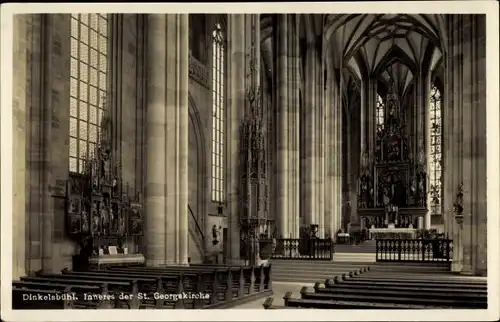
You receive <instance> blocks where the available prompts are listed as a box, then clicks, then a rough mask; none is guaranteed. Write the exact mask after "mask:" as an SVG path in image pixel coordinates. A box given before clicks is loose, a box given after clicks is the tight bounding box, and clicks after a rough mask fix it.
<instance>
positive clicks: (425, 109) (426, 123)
mask: <svg viewBox="0 0 500 322" xmlns="http://www.w3.org/2000/svg"><path fill="white" fill-rule="evenodd" d="M420 75H421V76H420V77H418V79H417V80H418V84H419V86H420V96H421V99H420V104H421V105H419V106H420V108H421V110H420V113H419V114H420V115H419V118H418V122H419V123H417V126H418V133H419V134H418V137H419V138H420V139H421V140H422V141H423V142H421V141H419V142H420V143H419V150H420V146H421V144H422V143H423V146H422V148H423V149H424V151H426V153H425V155H426V171H427V178H429V175H430V173H429V171H430V169H431V167H430V166H431V162H432V160H431V155H430V151H431V150H430V143H431V142H430V135H429V134H430V126H431V124H430V116H431V115H430V114H431V113H429V109H430V106H429V93H430V92H429V89H430V86H431V73H430V72H429V71H427V72H425V73H424V72H422V73H421V74H420ZM425 98H427V99H425ZM416 155H417V156H418V151H417V154H416ZM426 183H427V185H426V191H427V202H426V204H427V212H426V213H425V216H424V228H425V229H430V228H431V215H432V211H431V203H430V202H431V194H430V193H429V192H430V180H429V179H427V182H426Z"/></svg>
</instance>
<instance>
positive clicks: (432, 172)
mask: <svg viewBox="0 0 500 322" xmlns="http://www.w3.org/2000/svg"><path fill="white" fill-rule="evenodd" d="M429 99H430V102H429V127H428V130H429V152H428V155H429V158H430V160H429V192H430V206H431V215H437V214H441V207H442V189H443V186H442V181H441V166H442V153H441V150H442V149H441V148H442V133H443V132H442V127H443V124H442V114H441V112H442V110H441V92H440V91H439V89H438V88H437V87H436V86H435V85H433V86H432V87H431V91H430V97H429Z"/></svg>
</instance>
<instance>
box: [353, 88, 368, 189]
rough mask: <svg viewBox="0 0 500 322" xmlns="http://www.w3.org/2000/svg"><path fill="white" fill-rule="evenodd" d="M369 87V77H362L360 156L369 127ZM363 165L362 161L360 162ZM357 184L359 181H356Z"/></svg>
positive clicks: (364, 149) (364, 148) (364, 147)
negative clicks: (367, 125) (367, 119)
mask: <svg viewBox="0 0 500 322" xmlns="http://www.w3.org/2000/svg"><path fill="white" fill-rule="evenodd" d="M367 88H368V80H367V79H362V80H361V92H360V95H361V101H360V104H361V112H360V122H359V128H360V135H359V136H360V139H361V141H360V142H361V143H360V146H359V147H360V149H359V153H360V154H359V155H360V157H363V153H364V152H365V151H366V134H367V129H366V124H367V122H366V118H367V115H366V114H367V110H368V109H367V102H366V101H367ZM360 165H361V163H360ZM356 184H357V183H356Z"/></svg>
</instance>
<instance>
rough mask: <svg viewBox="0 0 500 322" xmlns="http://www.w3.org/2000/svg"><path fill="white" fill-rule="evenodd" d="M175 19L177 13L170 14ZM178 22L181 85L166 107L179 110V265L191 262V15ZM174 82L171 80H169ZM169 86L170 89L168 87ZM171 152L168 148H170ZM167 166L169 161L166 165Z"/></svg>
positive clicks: (177, 72) (177, 59)
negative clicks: (189, 209) (189, 187)
mask: <svg viewBox="0 0 500 322" xmlns="http://www.w3.org/2000/svg"><path fill="white" fill-rule="evenodd" d="M170 17H172V18H174V16H173V15H172V16H170ZM175 19H176V22H177V24H178V27H177V28H178V30H177V33H176V34H177V35H176V36H177V39H178V40H177V41H178V43H177V48H178V50H177V55H176V62H177V64H176V66H177V70H176V74H177V75H176V76H177V79H178V82H179V83H178V84H175V83H174V84H175V87H174V86H173V87H174V88H175V90H174V93H176V97H175V99H173V100H172V103H173V104H172V105H170V104H167V109H168V111H169V112H170V113H169V114H170V115H173V113H177V115H176V120H177V124H175V125H176V126H175V127H174V128H173V129H172V132H173V131H175V133H176V134H177V137H176V139H177V143H176V145H177V146H178V148H177V151H178V153H179V155H178V156H177V160H176V161H175V163H174V162H172V163H171V166H174V164H177V166H178V168H177V169H176V178H178V180H179V181H178V184H177V190H176V191H177V193H178V199H177V200H176V201H177V204H176V208H175V215H176V218H175V220H176V222H177V223H178V224H177V225H176V226H177V227H178V231H177V234H176V241H175V243H176V245H177V252H176V253H177V256H176V258H175V263H176V264H180V265H188V257H189V250H188V240H189V212H188V203H189V189H188V186H189V185H188V173H189V166H188V160H189V158H188V153H189V152H188V151H189V141H188V136H189V15H187V14H179V15H176V16H175ZM172 83H173V79H172ZM169 84H171V82H169ZM169 88H170V86H169V87H168V88H167V91H168V92H170V90H169ZM167 151H168V150H167ZM167 165H168V164H167Z"/></svg>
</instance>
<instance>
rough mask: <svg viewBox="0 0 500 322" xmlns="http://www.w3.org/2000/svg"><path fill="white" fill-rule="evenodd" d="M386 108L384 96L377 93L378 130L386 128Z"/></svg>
mask: <svg viewBox="0 0 500 322" xmlns="http://www.w3.org/2000/svg"><path fill="white" fill-rule="evenodd" d="M384 109H385V104H384V101H383V100H382V97H381V96H380V95H379V94H377V113H376V119H377V123H376V124H377V131H382V130H383V129H384Z"/></svg>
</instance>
